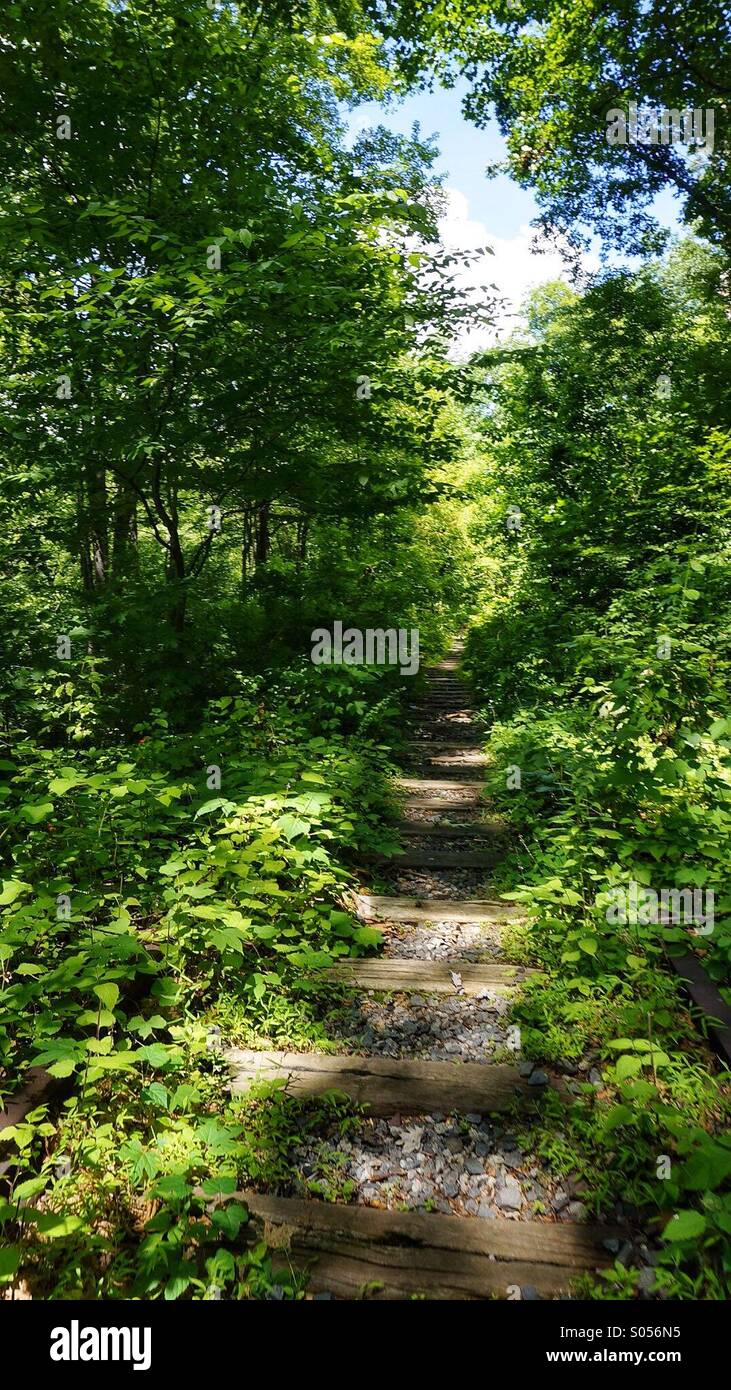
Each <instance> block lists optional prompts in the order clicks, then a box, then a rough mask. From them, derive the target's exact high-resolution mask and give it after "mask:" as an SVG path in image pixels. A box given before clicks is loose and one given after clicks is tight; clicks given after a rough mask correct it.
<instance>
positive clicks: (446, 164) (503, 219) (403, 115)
mask: <svg viewBox="0 0 731 1390" xmlns="http://www.w3.org/2000/svg"><path fill="white" fill-rule="evenodd" d="M466 90H467V84H466V83H465V84H458V85H457V86H456V87H454V88H452V89H451V90H450V91H445V90H443V89H442V88H436V89H435V90H434V91H433V92H417V93H415V94H413V95H411V96H408V97H406V98H405V99H403V100H402V101H401V102H399V103H398V104H394V105H388V106H385V107H384V106H382V105H379V104H378V103H377V102H367V103H364V104H363V105H362V106H359V107H358V108H357V109H356V111H355V112H354V115H353V117H352V120H351V126H352V128H353V130H360V129H362V128H364V127H366V126H370V125H377V124H383V125H385V126H387V127H388V128H389V129H390V130H393V131H396V132H398V133H400V134H405V135H408V134H410V133H411V128H412V126H413V124H414V122H415V121H418V122H419V124H420V126H421V132H422V135H424V136H427V135H436V137H437V146H438V148H439V151H440V154H439V158H438V160H437V162H436V166H435V167H436V169H437V171H438V172H439V173H443V174H445V175H446V186H447V188H448V189H449V190H450V196H449V211H448V214H447V217H446V218H445V221H444V223H443V225H442V235H443V239H444V240H445V243H446V244H448V245H450V246H451V247H452V248H453V249H460V248H462V249H468V248H470V249H472V248H475V247H478V246H484V245H486V244H487V245H489V246H491V247H492V248H493V251H494V255H492V256H486V257H485V258H484V263H483V265H481V266H477V267H475V268H474V270H472V271H471V272H470V273H469V274H468V275H465V277H464V278H465V281H466V282H470V281H471V282H472V284H473V285H474V287H475V294H478V293H479V291H478V290H477V288H476V287H477V286H478V285H481V284H484V283H485V282H486V281H488V282H491V283H494V284H495V285H496V286H497V289H498V291H499V292H500V294H501V295H502V296H503V298H504V299H505V301H506V308H505V310H504V312H502V313H501V314H500V316H499V318H498V321H497V325H496V329H495V330H494V331H493V332H486V333H485V334H482V335H478V336H474V335H473V336H472V337H470V339H469V340H466V341H465V343H464V344H463V345H462V346H463V350H464V351H471V350H473V349H475V348H476V347H481V346H485V345H486V344H487V343H488V342H494V341H495V337H502V336H504V335H505V334H506V333H508V332H509V331H510V330H511V328H512V327H514V326H515V324H516V322H517V316H518V311H519V306H520V303H521V302H522V300H523V298H524V297H525V295H526V294H527V293H528V291H529V290H530V289H531V288H532V287H533V286H535V285H537V284H540V283H542V282H544V281H546V280H552V279H555V278H557V277H558V276H561V277H562V278H565V272H564V270H563V267H562V262H561V259H560V256H559V255H558V253H557V252H555V251H551V252H548V253H547V254H544V255H537V254H535V252H534V250H533V237H534V233H533V231H532V230H531V228H530V223H531V222H532V221H533V219H534V218H535V217H536V215H537V213H538V206H537V204H536V202H535V199H534V198H533V195H532V193H530V192H529V191H528V190H527V189H524V188H521V187H519V185H518V184H516V183H514V182H513V180H512V179H511V178H509V177H507V176H506V175H500V176H499V177H497V178H493V179H488V178H487V177H486V175H485V169H486V166H487V165H488V164H490V163H492V162H494V161H498V160H500V159H502V158H503V157H504V155H505V142H504V140H503V138H502V136H501V134H500V131H499V130H498V127H497V124H496V123H495V122H490V124H489V125H488V127H487V129H485V130H478V129H477V128H476V127H475V126H474V125H472V124H471V123H470V122H469V121H466V120H465V118H464V116H463V115H462V111H461V99H462V96H463V95H464V93H465V92H466ZM655 211H656V215H657V216H658V217H659V219H660V220H661V222H663V223H664V224H665V225H667V226H669V227H672V228H673V229H677V227H678V223H677V215H676V213H677V206H676V204H675V201H674V199H673V198H672V196H671V195H670V194H669V193H668V194H663V195H662V196H661V197H660V198H659V199H657V200H656V203H655ZM598 263H599V262H598V256H597V255H596V254H595V253H590V254H588V255H587V256H586V258H585V265H586V268H587V269H589V270H591V269H595V268H597V266H598Z"/></svg>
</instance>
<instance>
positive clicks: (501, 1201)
mask: <svg viewBox="0 0 731 1390" xmlns="http://www.w3.org/2000/svg"><path fill="white" fill-rule="evenodd" d="M495 1201H496V1202H497V1204H498V1206H499V1207H502V1208H503V1210H505V1211H518V1210H519V1209H520V1207H521V1206H522V1203H523V1194H522V1192H521V1190H520V1188H519V1186H518V1184H517V1182H516V1181H515V1179H514V1178H501V1179H500V1181H499V1183H498V1184H497V1187H496V1188H495Z"/></svg>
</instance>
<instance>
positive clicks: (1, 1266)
mask: <svg viewBox="0 0 731 1390" xmlns="http://www.w3.org/2000/svg"><path fill="white" fill-rule="evenodd" d="M19 1264H20V1246H19V1245H5V1246H2V1247H0V1279H3V1280H5V1279H12V1277H13V1275H14V1274H15V1271H16V1270H17V1268H18V1266H19Z"/></svg>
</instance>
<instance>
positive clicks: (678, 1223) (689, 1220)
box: [662, 1211, 708, 1241]
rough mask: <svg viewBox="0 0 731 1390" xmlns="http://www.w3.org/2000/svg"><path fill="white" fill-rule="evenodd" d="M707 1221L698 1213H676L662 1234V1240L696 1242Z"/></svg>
mask: <svg viewBox="0 0 731 1390" xmlns="http://www.w3.org/2000/svg"><path fill="white" fill-rule="evenodd" d="M707 1225H708V1221H707V1220H706V1217H705V1216H702V1215H701V1213H700V1212H699V1211H676V1213H675V1215H674V1216H671V1218H670V1220H669V1221H668V1224H667V1226H666V1227H665V1230H664V1231H663V1233H662V1238H663V1240H672V1241H675V1240H697V1239H698V1237H699V1236H702V1235H703V1232H704V1231H705V1229H706V1227H707Z"/></svg>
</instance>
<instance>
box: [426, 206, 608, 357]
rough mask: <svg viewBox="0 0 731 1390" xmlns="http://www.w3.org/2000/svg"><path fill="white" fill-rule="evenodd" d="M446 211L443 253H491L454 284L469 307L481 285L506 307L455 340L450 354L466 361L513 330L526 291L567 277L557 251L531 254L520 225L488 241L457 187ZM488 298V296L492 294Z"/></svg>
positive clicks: (593, 263)
mask: <svg viewBox="0 0 731 1390" xmlns="http://www.w3.org/2000/svg"><path fill="white" fill-rule="evenodd" d="M446 192H447V211H446V213H445V216H444V217H443V218H442V219H441V222H440V229H441V234H442V240H443V243H444V246H445V247H446V249H447V250H449V251H477V250H479V249H480V248H482V247H485V246H489V247H491V248H492V251H493V252H494V254H493V255H492V256H491V255H489V254H485V255H483V256H480V257H479V259H478V260H476V261H475V262H474V263H473V264H471V265H470V266H467V267H465V268H460V269H459V270H458V271H457V274H456V280H457V282H458V283H459V284H460V285H462V286H465V287H467V288H469V289H470V290H471V297H472V298H473V299H474V300H475V302H477V301H479V299H480V298H484V296H482V295H481V294H480V288H479V287H480V286H481V285H495V286H496V291H497V295H498V296H499V297H500V298H503V299H504V300H505V301H506V302H505V304H504V305H503V307H502V309H501V310H500V311H499V314H498V317H497V318H496V320H495V323H494V324H493V325H492V326H489V325H488V326H486V327H485V328H480V329H474V330H471V331H465V332H464V333H463V334H462V335H461V336H460V338H459V340H458V344H457V347H456V355H457V356H459V357H463V356H466V355H467V354H468V353H470V352H475V351H477V350H478V349H480V348H485V347H490V346H493V345H494V344H495V343H496V342H497V341H499V340H500V339H501V338H505V337H506V336H507V335H508V333H510V331H511V330H512V329H513V328H514V327H515V326H516V323H517V314H518V311H519V309H520V305H521V303H522V301H523V300H524V298H525V296H526V295H527V294H528V292H529V290H531V289H534V288H535V286H536V285H541V284H545V282H546V281H547V280H557V279H561V280H566V281H568V279H569V276H568V272H567V269H566V266H565V264H564V261H563V260H562V258H561V255H560V253H559V251H558V250H556V249H555V248H550V249H548V250H546V251H545V252H543V253H537V252H536V251H535V250H534V248H533V243H534V240H535V235H536V234H535V232H534V231H533V230H532V229H531V228H530V227H529V226H527V225H525V226H522V227H521V228H520V230H519V231H518V233H517V235H516V236H514V237H496V236H492V235H491V234H490V232H489V231H488V229H487V227H486V226H485V224H484V222H477V221H475V220H474V219H473V218H471V217H470V215H469V202H468V200H467V198H466V197H465V195H464V193H461V192H460V191H459V189H457V188H448V189H447V190H446ZM582 264H583V267H584V269H585V270H595V269H596V268H597V266H598V264H599V262H598V259H597V258H596V257H595V256H594V255H592V254H589V255H587V256H585V257H583V258H582ZM493 293H494V292H493Z"/></svg>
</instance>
